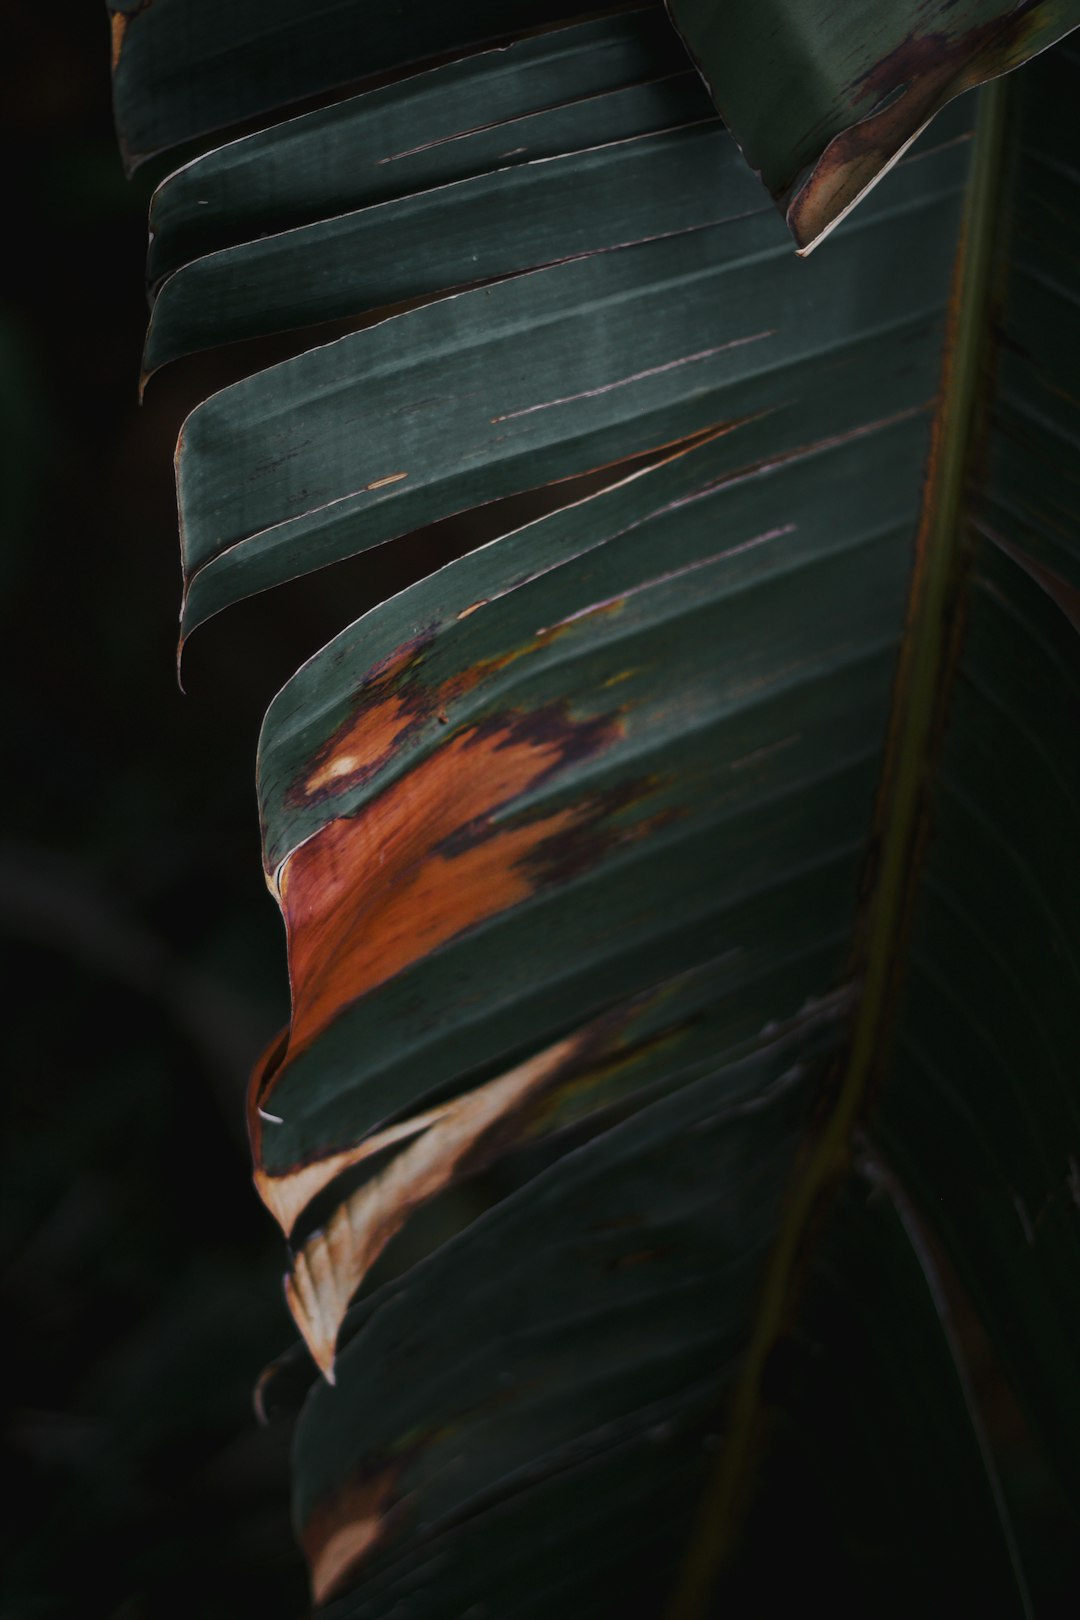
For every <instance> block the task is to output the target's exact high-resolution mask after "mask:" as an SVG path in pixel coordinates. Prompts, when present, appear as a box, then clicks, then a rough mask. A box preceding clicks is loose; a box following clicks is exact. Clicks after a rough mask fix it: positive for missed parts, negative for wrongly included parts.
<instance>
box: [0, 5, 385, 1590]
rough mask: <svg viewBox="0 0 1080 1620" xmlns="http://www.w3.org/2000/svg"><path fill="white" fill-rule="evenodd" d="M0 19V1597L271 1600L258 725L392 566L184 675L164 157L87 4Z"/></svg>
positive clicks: (287, 1335) (278, 1301)
mask: <svg viewBox="0 0 1080 1620" xmlns="http://www.w3.org/2000/svg"><path fill="white" fill-rule="evenodd" d="M0 14H2V17H3V24H4V27H3V40H4V44H5V52H4V59H3V68H2V70H0V71H2V77H3V115H4V121H5V124H6V129H7V139H6V151H7V156H8V163H7V165H6V179H5V187H4V189H5V193H6V197H5V212H6V214H7V220H8V226H9V229H8V231H7V232H6V233H5V235H6V245H5V246H4V249H3V252H2V289H0V430H2V431H0V444H2V447H3V448H2V457H3V469H2V477H0V510H2V516H0V529H2V547H3V549H2V553H0V557H2V580H3V589H2V592H0V604H2V605H0V612H2V614H3V627H2V646H3V652H4V655H5V676H4V702H3V709H2V714H3V720H4V730H5V740H4V751H3V759H4V765H5V769H4V786H3V802H4V814H3V821H2V828H0V939H2V948H3V962H4V965H3V984H4V990H5V1014H4V1036H5V1039H4V1060H3V1069H4V1071H5V1075H6V1083H5V1086H4V1099H5V1101H4V1133H3V1147H2V1149H0V1151H2V1155H3V1159H2V1174H0V1197H2V1200H3V1210H2V1223H0V1276H2V1283H0V1287H2V1294H3V1311H4V1322H5V1338H6V1340H7V1341H8V1356H9V1358H10V1359H9V1362H8V1365H9V1372H8V1375H7V1378H6V1380H5V1388H6V1392H7V1397H8V1400H7V1403H6V1412H5V1418H4V1426H5V1459H6V1467H5V1477H6V1478H7V1479H8V1480H9V1482H10V1489H9V1491H8V1492H6V1493H5V1496H6V1506H5V1512H4V1517H3V1521H2V1531H0V1537H2V1540H0V1562H2V1565H3V1571H4V1574H3V1584H2V1587H0V1591H2V1596H0V1615H2V1616H3V1620H45V1617H51V1616H54V1615H55V1616H64V1617H68V1616H72V1615H75V1614H78V1615H79V1616H80V1617H81V1620H93V1617H96V1616H99V1615H100V1616H111V1617H116V1620H121V1617H122V1620H144V1617H145V1620H151V1617H153V1620H159V1617H160V1620H164V1617H171V1616H174V1615H175V1616H184V1617H185V1620H191V1617H193V1616H199V1617H202V1616H208V1617H214V1616H217V1615H222V1616H226V1615H229V1616H235V1615H237V1614H247V1613H258V1614H260V1616H262V1617H264V1620H273V1617H275V1616H278V1615H281V1616H295V1615H297V1614H299V1613H301V1612H302V1611H303V1608H304V1604H305V1583H304V1580H303V1574H302V1570H301V1568H300V1564H299V1560H298V1558H297V1555H296V1552H295V1550H294V1547H293V1543H292V1538H291V1534H290V1531H289V1527H288V1520H287V1460H288V1459H287V1447H288V1433H287V1429H282V1428H270V1429H261V1428H259V1427H258V1426H257V1424H256V1422H255V1420H254V1416H253V1410H252V1402H251V1390H252V1385H253V1383H254V1381H255V1379H256V1377H257V1375H258V1373H259V1371H260V1370H261V1368H262V1366H263V1364H264V1363H265V1362H266V1361H267V1360H268V1359H270V1358H271V1357H272V1356H273V1355H275V1354H276V1353H277V1352H278V1351H280V1350H281V1349H282V1348H283V1347H284V1346H285V1345H286V1344H288V1343H289V1342H290V1340H291V1337H292V1335H291V1331H290V1324H289V1322H288V1318H287V1315H286V1312H285V1308H284V1305H283V1303H282V1297H281V1287H280V1273H281V1270H282V1259H283V1250H282V1245H281V1242H280V1239H279V1236H278V1234H277V1232H276V1229H275V1228H274V1227H273V1225H272V1223H271V1221H270V1219H269V1217H268V1216H267V1215H266V1214H265V1213H264V1211H263V1210H262V1207H261V1205H260V1204H259V1202H258V1200H257V1199H256V1197H255V1194H254V1192H253V1190H252V1188H251V1185H250V1179H249V1165H248V1157H247V1145H246V1141H245V1137H244V1127H243V1110H242V1099H243V1088H244V1083H245V1080H246V1074H247V1070H248V1068H249V1066H250V1063H251V1061H252V1060H253V1058H254V1057H255V1056H256V1055H257V1054H258V1052H259V1050H260V1048H261V1047H262V1045H263V1044H264V1043H265V1042H266V1041H267V1040H268V1039H269V1038H270V1037H271V1035H272V1034H273V1033H274V1031H275V1030H276V1029H277V1028H278V1027H279V1025H280V1024H281V1023H282V1022H283V1021H284V1018H285V1016H286V1011H287V988H286V981H285V956H284V942H283V935H282V930H281V925H280V920H279V918H278V914H277V910H276V908H275V906H274V905H273V903H272V901H271V900H270V898H269V896H268V895H267V893H266V891H265V888H264V886H263V882H262V874H261V869H260V860H259V842H258V818H257V813H256V805H255V792H254V759H255V744H256V738H257V733H258V725H259V721H260V719H261V716H262V713H263V710H264V709H265V706H266V704H267V702H268V701H269V698H270V697H271V696H272V694H273V692H274V690H275V689H276V688H277V686H278V685H280V684H281V681H282V680H283V679H284V678H285V677H286V676H287V675H288V674H289V673H290V672H291V670H292V669H293V668H294V667H295V666H296V664H297V663H298V662H300V661H301V659H302V658H304V657H306V656H307V655H308V654H309V653H310V652H312V651H313V650H314V649H315V648H316V647H317V646H318V645H320V644H321V642H322V641H324V640H325V639H326V638H327V636H328V635H329V634H331V633H332V632H333V631H334V630H336V629H337V628H339V627H340V626H341V624H342V623H343V622H345V620H346V618H351V617H353V616H355V614H356V613H357V612H359V611H360V610H361V609H362V608H363V607H364V606H365V605H367V603H369V602H370V601H371V600H373V599H374V598H375V597H377V596H378V595H381V594H383V593H384V592H385V590H386V589H387V588H389V587H392V586H393V585H394V584H395V583H396V581H394V580H392V579H390V577H389V574H388V565H387V563H386V562H385V561H384V560H382V559H377V560H376V561H375V562H374V563H373V564H369V566H368V567H367V568H366V569H357V568H355V567H354V568H352V570H351V571H349V570H345V571H344V572H343V571H341V570H334V571H332V575H333V577H332V579H331V578H330V576H325V577H322V578H319V579H317V580H316V581H315V582H314V583H311V582H309V583H308V585H307V586H306V587H303V588H297V589H295V590H291V591H290V590H286V591H284V592H277V593H275V595H274V597H272V598H265V599H260V600H259V601H257V602H256V603H254V604H252V605H251V606H250V607H249V608H240V609H238V610H237V611H236V612H235V613H233V614H230V615H229V616H228V617H227V618H225V619H222V620H218V621H216V622H215V623H214V624H213V625H211V626H210V627H208V629H207V630H206V631H205V632H203V633H202V634H201V636H200V637H196V638H195V641H194V643H193V645H192V647H191V649H190V653H189V658H188V662H187V664H186V668H185V681H186V685H187V688H188V695H187V696H186V697H183V696H181V694H180V692H179V691H178V688H177V684H176V677H175V672H174V664H173V660H174V646H175V637H176V620H177V610H178V605H179V583H180V581H179V562H178V552H177V542H176V524H175V506H174V495H173V484H172V449H173V445H174V442H175V438H176V433H177V429H178V427H179V424H180V421H181V420H182V418H183V415H184V413H185V411H186V410H187V409H188V408H190V406H191V405H192V404H194V403H195V402H196V400H197V399H198V398H199V397H200V396H202V395H204V394H205V393H207V392H208V391H210V390H211V389H212V388H214V387H216V386H219V385H220V383H221V382H222V381H224V380H226V378H227V376H228V375H229V374H230V371H229V367H230V364H231V363H233V362H230V361H229V360H228V359H226V360H224V361H222V360H215V361H210V362H207V361H194V362H189V363H188V365H187V368H186V369H184V368H182V367H181V368H174V373H175V374H173V373H168V374H166V375H165V376H164V377H163V378H161V379H160V380H158V381H156V382H155V383H154V384H153V385H151V387H150V389H149V391H148V395H147V400H146V403H145V405H144V406H143V407H142V408H140V407H139V404H138V401H137V380H138V374H139V355H140V346H141V341H142V332H143V325H144V321H145V315H146V305H145V298H144V291H143V274H142V270H143V255H144V250H145V240H146V227H145V217H146V207H147V203H148V200H149V195H150V189H151V186H152V184H153V182H154V180H155V179H157V178H159V177H160V175H161V173H162V172H164V170H165V169H166V168H167V167H168V166H169V165H167V164H158V165H157V166H156V169H155V170H154V172H150V173H146V172H143V171H140V174H139V175H138V176H137V177H136V179H135V180H134V181H133V182H131V183H129V182H127V181H125V179H124V177H123V174H122V172H121V167H120V161H119V157H118V155H117V149H116V145H115V141H114V136H113V129H112V114H111V107H110V100H109V94H110V92H109V31H108V24H107V20H106V16H105V10H104V6H103V5H102V4H98V3H95V0H64V3H61V4H53V5H51V6H50V7H48V8H45V7H37V8H31V7H27V6H19V7H18V8H16V7H15V6H14V5H11V4H9V3H5V4H4V5H3V6H2V7H0ZM148 167H150V168H152V167H153V166H148ZM245 363H250V357H249V360H248V362H245Z"/></svg>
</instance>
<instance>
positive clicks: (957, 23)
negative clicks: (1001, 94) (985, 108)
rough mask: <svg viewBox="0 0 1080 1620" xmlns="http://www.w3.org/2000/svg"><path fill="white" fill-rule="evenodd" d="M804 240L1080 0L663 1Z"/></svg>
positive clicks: (816, 236) (1062, 26) (1039, 44)
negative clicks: (947, 109)
mask: <svg viewBox="0 0 1080 1620" xmlns="http://www.w3.org/2000/svg"><path fill="white" fill-rule="evenodd" d="M667 5H668V10H669V11H670V12H671V15H672V18H673V19H674V22H675V25H676V27H677V28H678V29H679V31H680V33H681V34H682V36H683V38H684V39H685V41H686V44H687V47H688V49H689V51H690V54H691V55H692V56H693V58H694V60H695V61H696V62H697V64H698V66H699V67H700V69H701V71H702V74H703V75H704V77H705V81H706V83H707V84H708V85H709V87H710V90H711V92H712V95H713V99H714V100H715V102H716V105H717V107H718V108H719V110H720V112H721V114H722V115H723V117H724V119H725V121H726V122H727V124H728V126H729V128H730V129H731V130H732V131H733V132H734V135H735V138H736V140H737V141H738V142H739V145H740V146H741V147H742V149H743V151H744V152H745V153H746V157H747V161H748V162H749V163H750V164H751V165H752V167H753V168H754V169H755V170H756V171H757V172H758V173H759V174H760V175H761V178H762V180H763V181H764V182H765V184H766V185H767V186H768V188H769V190H770V191H771V192H772V194H773V196H774V197H775V199H776V201H777V204H778V205H779V207H780V208H781V210H782V212H783V214H784V217H785V218H786V220H787V222H788V225H789V226H790V227H791V232H792V235H793V236H794V238H795V241H796V243H797V244H798V246H799V248H800V249H801V250H803V251H804V252H809V250H810V249H811V248H812V247H814V246H815V245H816V244H817V243H818V242H820V241H821V239H822V237H823V236H824V235H826V234H827V232H829V231H830V230H832V228H833V227H834V226H835V225H836V223H837V221H838V220H840V219H842V218H843V216H844V214H845V213H847V211H848V210H849V209H850V208H852V207H854V205H855V204H856V203H857V202H858V200H859V198H860V197H861V196H863V195H864V193H865V192H866V191H867V190H868V188H869V187H870V186H872V185H875V184H876V182H877V181H878V180H879V179H880V178H881V176H882V175H883V174H884V173H885V172H886V171H887V170H888V169H889V168H890V167H891V165H892V164H893V163H895V162H896V161H897V159H898V158H899V157H900V156H901V154H902V153H903V152H904V151H905V150H906V149H907V147H908V146H909V145H910V144H911V142H912V141H913V140H914V139H915V137H916V136H917V135H918V134H919V132H920V130H922V129H924V128H925V127H926V124H927V123H928V121H929V120H930V119H931V118H933V117H934V116H935V115H936V114H937V113H939V112H940V111H941V109H942V108H943V107H944V106H946V105H947V103H948V102H950V101H951V100H952V99H953V97H954V96H957V95H959V94H960V93H961V92H962V91H964V90H969V89H970V88H971V87H972V86H973V85H977V84H982V83H984V82H985V81H986V80H987V79H993V78H995V77H996V76H997V75H998V74H999V73H1005V72H1007V71H1008V70H1009V69H1010V68H1014V67H1017V66H1018V65H1019V64H1020V63H1022V62H1025V61H1027V60H1028V58H1029V57H1032V56H1034V55H1036V54H1037V53H1038V52H1039V51H1042V50H1045V49H1046V47H1047V46H1048V45H1052V44H1053V43H1054V41H1055V40H1058V39H1061V38H1062V37H1063V35H1065V34H1067V33H1068V32H1069V31H1070V29H1072V28H1075V27H1076V26H1077V24H1078V23H1080V5H1078V4H1077V0H1027V3H1025V4H1022V5H1015V4H1013V3H1012V0H959V3H957V0H931V3H930V4H926V3H925V0H875V4H874V5H872V6H838V5H834V4H832V3H831V0H740V3H736V4H732V3H730V0H667Z"/></svg>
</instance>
